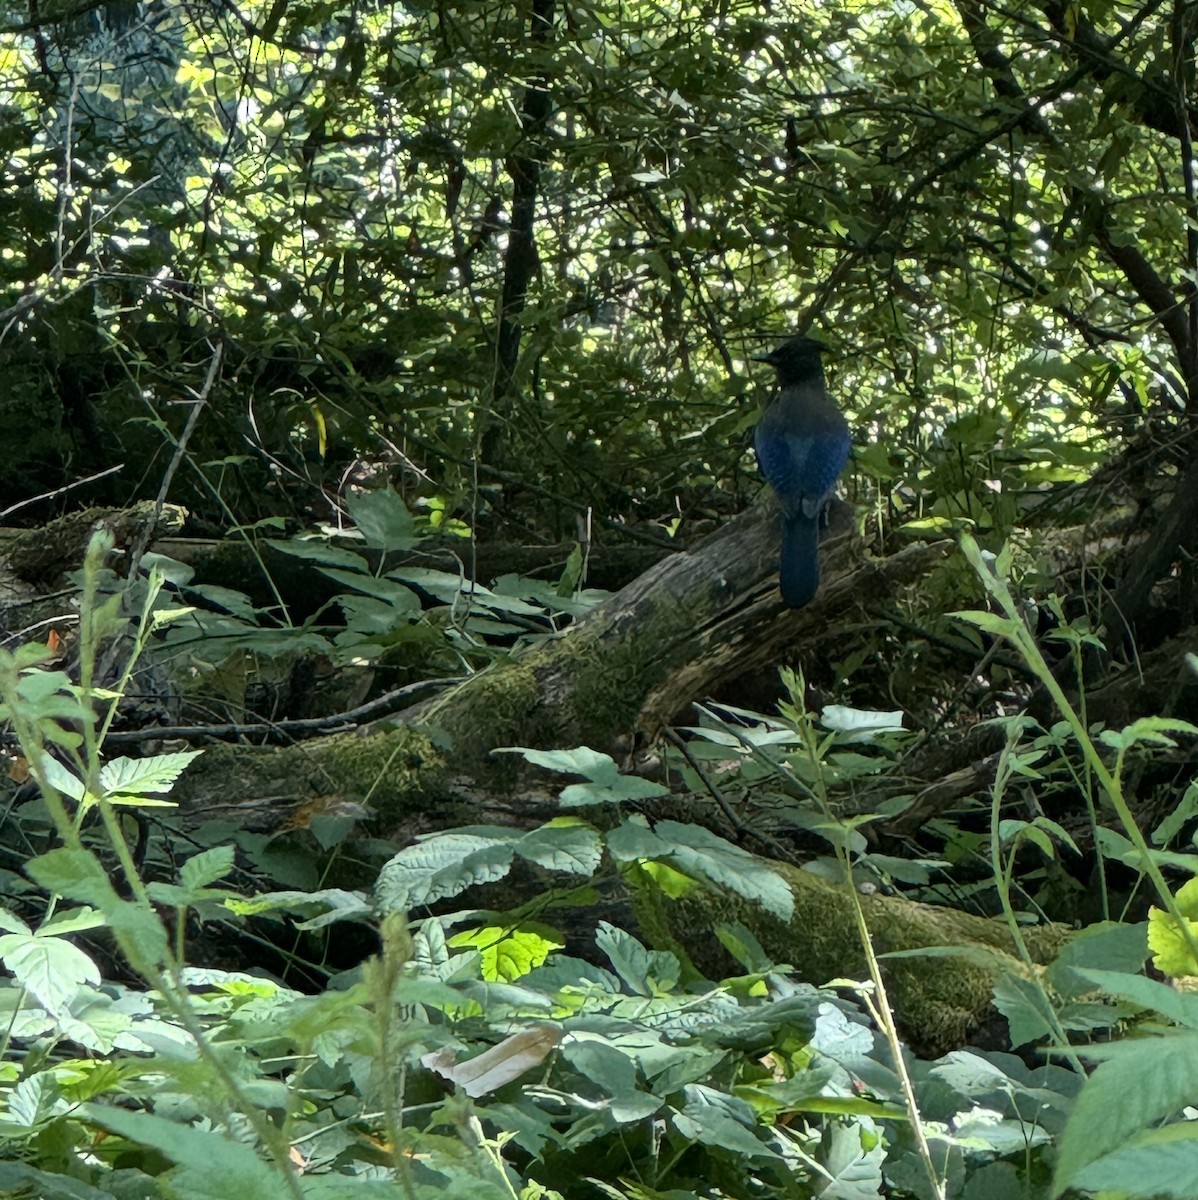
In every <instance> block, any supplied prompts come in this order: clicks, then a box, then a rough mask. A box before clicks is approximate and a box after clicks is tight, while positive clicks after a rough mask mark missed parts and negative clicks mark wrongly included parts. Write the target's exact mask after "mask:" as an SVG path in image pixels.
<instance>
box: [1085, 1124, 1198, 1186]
mask: <svg viewBox="0 0 1198 1200" xmlns="http://www.w3.org/2000/svg"><path fill="white" fill-rule="evenodd" d="M1196 1139H1198V1128H1195V1126H1194V1122H1192V1121H1187V1122H1185V1123H1184V1124H1180V1125H1168V1126H1166V1127H1165V1128H1164V1129H1153V1130H1148V1131H1146V1132H1145V1133H1143V1134H1142V1135H1141V1136H1140V1137H1138V1138H1135V1139H1134V1140H1133V1141H1131V1142H1129V1143H1128V1144H1127V1145H1125V1146H1121V1147H1120V1148H1119V1149H1118V1150H1116V1151H1115V1152H1114V1153H1113V1154H1105V1155H1103V1157H1102V1158H1100V1159H1099V1160H1098V1161H1097V1162H1094V1163H1091V1164H1089V1165H1088V1166H1086V1167H1083V1168H1082V1169H1081V1170H1079V1171H1078V1172H1077V1173H1076V1174H1075V1175H1074V1177H1073V1185H1074V1186H1075V1187H1079V1188H1082V1189H1084V1190H1085V1191H1089V1192H1096V1193H1099V1194H1100V1195H1104V1196H1119V1197H1121V1198H1122V1197H1128V1198H1139V1197H1142V1198H1143V1200H1157V1198H1158V1197H1160V1198H1162V1200H1164V1198H1172V1200H1192V1197H1194V1196H1196V1195H1198V1140H1196Z"/></svg>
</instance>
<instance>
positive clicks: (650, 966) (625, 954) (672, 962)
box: [595, 921, 681, 996]
mask: <svg viewBox="0 0 1198 1200" xmlns="http://www.w3.org/2000/svg"><path fill="white" fill-rule="evenodd" d="M595 945H596V946H597V947H598V948H599V949H600V950H602V951H603V953H604V954H606V955H607V957H608V958H609V959H610V960H611V965H612V967H613V968H614V969H615V972H616V974H617V975H619V976H620V978H621V979H622V980H623V981H624V982H625V984H627V985H628V987H630V988H631V989H632V990H633V991H634V992H635V993H636V994H637V995H638V996H654V995H658V994H659V993H662V992H669V991H670V990H671V989H672V988H673V987H674V986H675V985H676V984H677V983H678V979H679V976H680V974H681V964H680V963H679V962H678V959H677V958H676V957H675V956H674V955H673V954H670V953H669V952H668V951H666V950H648V949H646V948H645V947H644V946H643V945H642V944H641V943H640V942H638V941H637V939H636V938H634V937H633V936H632V934H630V933H626V932H625V931H624V930H623V929H619V928H617V927H616V926H615V925H609V924H608V923H607V922H606V921H600V922H599V926H598V928H597V929H596V931H595Z"/></svg>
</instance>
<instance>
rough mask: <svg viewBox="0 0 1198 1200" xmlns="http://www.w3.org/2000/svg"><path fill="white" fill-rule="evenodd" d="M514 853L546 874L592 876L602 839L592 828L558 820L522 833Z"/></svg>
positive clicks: (599, 857) (599, 855)
mask: <svg viewBox="0 0 1198 1200" xmlns="http://www.w3.org/2000/svg"><path fill="white" fill-rule="evenodd" d="M515 850H516V853H517V854H518V855H519V856H520V857H521V858H523V859H526V860H527V861H528V862H532V863H536V865H537V866H538V867H543V868H544V869H545V870H547V871H566V872H569V873H570V874H572V875H592V874H594V872H595V871H596V870H597V869H598V867H599V864H600V862H601V861H602V860H603V839H602V838H601V836H600V834H599V831H598V830H597V829H596V828H595V827H594V826H593V825H590V824H588V823H587V822H585V821H579V820H577V819H576V818H573V817H560V818H558V819H557V820H554V821H550V822H549V823H548V824H547V825H542V826H541V827H540V828H539V829H534V830H532V831H531V832H530V833H526V834H525V835H524V836H523V837H522V838H521V839H520V840H519V841H518V842H517V843H516V845H515Z"/></svg>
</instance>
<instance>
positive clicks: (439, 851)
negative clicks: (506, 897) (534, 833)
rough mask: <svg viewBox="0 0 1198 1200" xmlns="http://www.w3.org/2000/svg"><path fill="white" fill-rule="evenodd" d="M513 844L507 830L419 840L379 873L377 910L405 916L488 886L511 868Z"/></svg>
mask: <svg viewBox="0 0 1198 1200" xmlns="http://www.w3.org/2000/svg"><path fill="white" fill-rule="evenodd" d="M519 840H520V835H519V834H517V833H515V832H513V831H510V830H499V831H496V832H495V833H479V832H474V831H471V830H453V831H451V832H449V833H440V834H434V835H433V836H432V837H428V838H424V839H422V840H421V841H419V842H417V843H416V844H415V845H412V846H408V847H406V848H405V849H403V850H401V851H400V852H399V853H398V854H397V855H395V857H394V858H392V859H391V860H390V861H389V862H388V863H386V864H385V865H384V867H383V869H382V870H381V871H380V872H379V877H378V880H377V882H376V883H375V895H376V897H377V898H378V902H379V905H380V907H381V908H382V910H383V911H384V912H407V911H408V910H409V909H411V908H415V907H416V906H417V905H420V904H433V903H435V902H436V901H437V900H443V899H444V898H445V897H446V896H456V895H457V894H458V893H459V892H463V891H465V890H466V889H467V888H469V887H475V886H477V885H478V884H482V883H494V882H496V880H499V879H502V878H503V877H504V876H505V875H506V874H507V873H508V871H509V870H510V869H511V865H512V859H513V857H514V855H515V846H516V843H517V842H518V841H519Z"/></svg>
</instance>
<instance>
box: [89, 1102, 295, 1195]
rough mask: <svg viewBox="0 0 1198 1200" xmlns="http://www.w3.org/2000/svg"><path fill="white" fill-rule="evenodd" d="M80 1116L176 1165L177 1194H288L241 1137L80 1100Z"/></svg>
mask: <svg viewBox="0 0 1198 1200" xmlns="http://www.w3.org/2000/svg"><path fill="white" fill-rule="evenodd" d="M82 1115H83V1117H84V1119H85V1120H87V1121H89V1122H90V1123H91V1124H93V1125H99V1126H100V1128H101V1129H107V1130H108V1131H109V1132H110V1133H115V1134H117V1135H118V1136H119V1137H123V1138H126V1139H128V1140H129V1141H131V1142H137V1143H139V1144H140V1145H143V1146H150V1147H152V1148H153V1149H155V1150H157V1151H158V1152H159V1153H160V1154H163V1155H165V1156H166V1157H167V1158H168V1159H170V1161H171V1162H173V1163H175V1164H177V1166H178V1167H179V1168H180V1169H179V1170H178V1171H176V1172H175V1173H174V1174H173V1175H172V1176H171V1191H172V1193H173V1194H174V1195H175V1196H177V1197H179V1200H229V1198H230V1197H233V1196H253V1197H254V1200H292V1194H291V1192H290V1191H289V1189H288V1187H287V1185H286V1183H285V1181H284V1179H283V1176H282V1174H281V1172H280V1171H278V1170H277V1169H275V1168H273V1167H271V1166H269V1165H268V1164H267V1163H265V1162H263V1161H262V1159H261V1158H259V1157H258V1155H257V1154H256V1153H255V1152H254V1150H253V1149H251V1148H250V1147H249V1146H247V1145H246V1144H245V1143H243V1142H234V1141H231V1140H230V1139H229V1138H226V1137H222V1136H221V1135H220V1134H218V1133H216V1132H214V1131H212V1130H203V1129H195V1128H193V1127H192V1126H190V1125H185V1124H183V1123H182V1122H180V1121H168V1120H166V1118H164V1117H157V1116H153V1115H151V1114H150V1113H144V1112H129V1111H127V1110H125V1109H120V1108H108V1107H105V1106H103V1105H99V1104H85V1105H83V1106H82Z"/></svg>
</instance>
